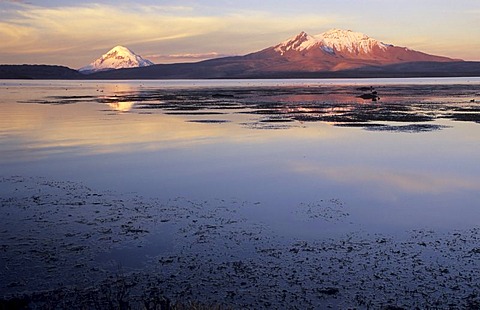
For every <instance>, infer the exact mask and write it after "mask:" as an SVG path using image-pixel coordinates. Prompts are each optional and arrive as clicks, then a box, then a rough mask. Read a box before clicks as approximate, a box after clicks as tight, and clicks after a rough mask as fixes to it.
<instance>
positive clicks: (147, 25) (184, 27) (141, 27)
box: [0, 4, 326, 53]
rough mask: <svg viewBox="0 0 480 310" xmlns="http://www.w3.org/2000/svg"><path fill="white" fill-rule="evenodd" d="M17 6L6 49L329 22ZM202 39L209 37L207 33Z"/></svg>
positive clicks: (2, 31)
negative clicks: (293, 21)
mask: <svg viewBox="0 0 480 310" xmlns="http://www.w3.org/2000/svg"><path fill="white" fill-rule="evenodd" d="M18 5H19V6H21V9H16V10H14V11H12V12H9V14H7V15H5V16H3V17H0V26H1V28H0V41H1V42H2V52H3V53H8V52H11V53H32V52H45V53H48V52H51V51H58V50H65V49H75V48H78V47H80V46H81V47H84V46H92V47H94V48H95V49H96V50H99V49H107V48H109V47H111V46H113V45H116V44H125V45H128V44H143V43H152V42H162V41H167V40H175V39H176V40H178V39H185V38H191V37H196V36H202V35H206V34H209V33H213V34H216V35H218V37H219V38H220V40H223V41H222V42H219V44H220V43H221V44H223V45H228V44H230V45H235V44H238V43H239V42H235V41H233V40H231V41H229V42H225V41H224V40H225V39H227V40H228V35H238V34H244V35H255V34H257V35H258V34H265V33H269V32H276V33H282V31H284V32H285V31H295V32H296V31H300V30H303V29H302V27H301V25H302V24H303V25H309V26H310V27H315V26H319V25H324V24H325V23H326V19H325V18H322V17H318V16H313V15H312V16H305V17H304V18H302V21H301V23H291V22H290V20H291V18H288V17H286V16H284V17H282V16H273V15H269V14H268V13H264V12H255V11H251V12H237V13H235V14H230V15H221V16H214V15H201V14H196V13H195V10H194V9H193V8H191V7H187V6H147V5H135V6H134V5H127V4H123V5H118V6H112V5H104V4H87V5H80V6H64V7H40V6H34V5H29V4H18ZM292 34H293V33H292ZM203 39H204V40H207V41H208V38H206V37H203ZM254 40H255V39H253V41H254ZM242 43H243V44H245V43H246V42H242ZM247 43H248V42H247ZM193 52H196V51H193Z"/></svg>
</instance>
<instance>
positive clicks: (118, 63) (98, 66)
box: [79, 46, 153, 73]
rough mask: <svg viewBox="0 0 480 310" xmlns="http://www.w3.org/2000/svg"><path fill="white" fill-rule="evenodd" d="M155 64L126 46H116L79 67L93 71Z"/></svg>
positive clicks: (83, 70)
mask: <svg viewBox="0 0 480 310" xmlns="http://www.w3.org/2000/svg"><path fill="white" fill-rule="evenodd" d="M151 65H153V62H151V61H150V60H147V59H144V58H142V56H139V55H137V54H135V53H134V52H132V51H131V50H129V49H128V48H126V47H124V46H116V47H114V48H112V49H111V50H110V51H108V52H107V53H106V54H104V55H102V57H100V58H98V59H97V60H95V61H94V62H92V63H91V64H89V65H88V66H85V67H82V68H80V69H79V71H80V72H82V73H93V72H98V71H105V70H114V69H122V68H138V67H147V66H151Z"/></svg>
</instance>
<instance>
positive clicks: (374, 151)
mask: <svg viewBox="0 0 480 310" xmlns="http://www.w3.org/2000/svg"><path fill="white" fill-rule="evenodd" d="M371 85H373V86H374V87H375V90H376V91H377V92H378V95H379V96H380V97H381V98H380V100H379V101H377V102H372V101H370V100H364V99H361V98H358V97H356V96H357V95H359V94H363V93H365V92H366V93H368V92H369V91H361V90H357V89H358V88H360V87H362V86H368V87H369V86H371ZM0 86H1V88H0V91H1V94H2V97H1V99H0V100H1V101H0V104H1V109H2V114H1V115H2V116H1V120H0V139H1V145H2V148H1V156H0V158H1V159H0V167H1V171H2V174H3V175H6V176H8V175H22V176H32V175H33V176H44V177H48V178H52V179H59V180H71V181H79V182H83V183H85V184H87V185H89V186H94V187H96V188H102V189H109V190H115V191H119V192H136V193H139V194H142V195H146V196H149V197H152V196H153V197H162V198H165V199H167V198H171V197H178V196H181V197H191V198H192V199H212V198H221V199H223V198H231V197H235V198H238V199H243V200H248V201H255V202H257V201H258V202H261V203H262V205H263V208H262V212H265V213H266V214H264V215H265V217H266V218H268V220H271V221H274V222H278V223H281V224H279V225H280V226H282V225H283V224H284V223H283V222H288V223H290V220H291V219H289V218H288V211H289V209H291V208H292V206H295V205H298V204H301V203H314V202H316V201H319V200H322V199H332V198H334V199H339V200H341V201H342V202H343V203H344V204H345V205H346V206H347V207H348V209H349V213H350V215H351V216H352V217H354V219H355V222H356V223H361V224H364V225H365V226H366V227H369V228H372V229H381V230H383V229H396V228H399V229H408V228H412V227H419V226H421V227H431V228H440V229H441V228H448V229H450V228H457V227H465V226H469V225H473V224H476V223H478V219H479V218H480V208H479V207H478V206H479V201H480V194H479V193H480V191H479V190H480V165H478V158H480V142H479V141H480V126H479V123H478V122H479V117H478V113H479V110H480V107H479V106H478V104H477V103H470V100H472V99H476V101H477V102H478V101H480V98H479V97H480V95H479V93H480V80H479V79H475V78H468V79H407V80H405V79H400V80H339V81H336V80H333V81H332V80H293V81H288V80H287V81H282V80H280V81H277V80H266V81H140V82H83V81H82V82H59V81H46V82H43V81H42V82H39V81H35V82H25V81H13V82H11V81H4V82H3V83H1V84H0ZM399 105H400V107H401V108H400V109H399V108H398V106H399ZM383 108H385V109H383ZM285 109H289V111H285ZM355 109H360V110H361V111H360V112H358V113H357V114H358V115H360V116H361V117H358V118H359V120H358V121H356V122H352V121H351V119H352V117H351V115H355V113H356V112H354V113H348V116H347V117H348V118H349V119H347V120H346V121H345V120H344V119H342V117H344V118H345V116H344V115H346V112H352V111H353V110H355ZM380 109H382V110H380ZM269 110H270V111H269ZM390 111H393V113H390ZM289 112H291V113H289ZM302 112H304V113H302ZM385 112H388V113H385ZM398 112H401V113H402V114H398ZM382 113H383V114H382ZM395 113H397V114H395ZM453 113H458V114H462V115H466V114H467V113H468V114H469V115H471V116H472V117H471V120H470V121H461V120H454V119H452V117H446V116H448V115H451V114H453ZM331 115H334V116H336V117H330V118H328V116H331ZM365 115H366V117H364V116H365ZM379 115H380V116H379ZM382 115H383V116H382ZM396 115H400V117H398V119H399V120H400V121H396V117H397V116H396ZM404 115H407V116H411V119H409V118H407V119H402V117H403V116H404ZM377 116H378V117H377ZM392 116H393V117H392ZM424 116H427V117H431V119H430V118H427V119H422V118H421V117H424ZM322 117H323V118H322ZM382 117H384V118H385V119H382ZM415 117H417V118H418V117H420V118H419V119H416V118H415ZM315 118H317V119H315ZM336 121H338V122H336ZM344 121H345V122H344ZM367 122H368V124H382V125H385V124H387V125H391V126H393V129H392V130H381V129H382V128H383V126H382V127H378V128H377V127H375V126H371V127H360V126H359V125H358V126H355V125H356V124H360V125H361V124H366V123H367ZM335 124H337V125H338V124H340V125H348V127H346V126H335ZM352 124H353V125H352ZM418 124H421V126H423V125H427V126H432V128H430V127H426V128H423V127H420V128H419V129H420V130H417V129H418V128H415V127H413V129H412V130H409V128H410V129H411V127H408V126H412V125H413V126H418ZM350 125H351V126H350ZM395 126H397V127H395ZM436 126H439V127H438V128H437V127H436ZM402 128H403V129H402ZM372 129H373V130H372ZM258 216H262V215H261V214H259V215H258ZM272 224H275V223H272ZM282 227H284V226H282ZM313 233H317V232H313Z"/></svg>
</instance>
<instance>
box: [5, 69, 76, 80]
mask: <svg viewBox="0 0 480 310" xmlns="http://www.w3.org/2000/svg"><path fill="white" fill-rule="evenodd" d="M82 78H84V75H83V74H81V73H79V72H78V71H77V70H73V69H70V68H67V67H62V66H49V65H0V79H46V80H48V79H54V80H60V79H66V80H69V79H82Z"/></svg>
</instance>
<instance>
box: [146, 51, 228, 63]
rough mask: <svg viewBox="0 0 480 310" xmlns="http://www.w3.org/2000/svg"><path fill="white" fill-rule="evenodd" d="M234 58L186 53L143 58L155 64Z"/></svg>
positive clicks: (219, 54)
mask: <svg viewBox="0 0 480 310" xmlns="http://www.w3.org/2000/svg"><path fill="white" fill-rule="evenodd" d="M227 56H232V55H228V54H221V53H217V52H207V53H184V54H169V55H167V54H147V55H144V56H143V57H144V58H146V59H149V60H151V61H153V62H155V63H173V62H193V61H201V60H206V59H212V58H219V57H227Z"/></svg>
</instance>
